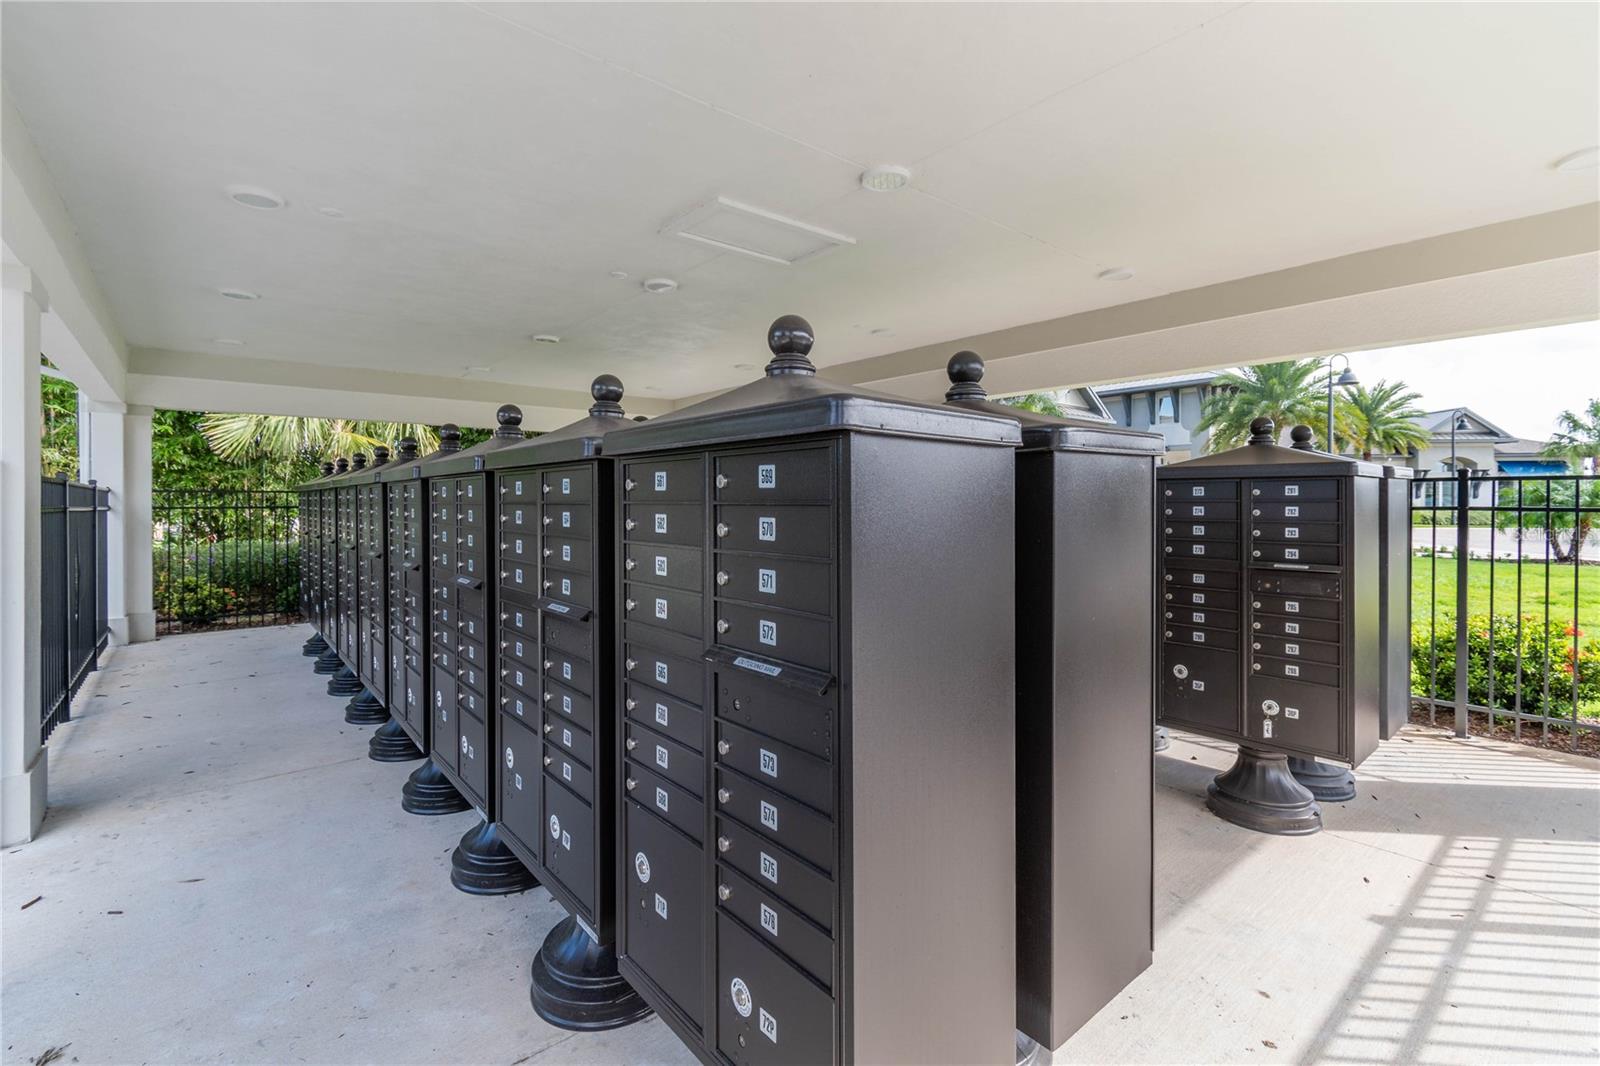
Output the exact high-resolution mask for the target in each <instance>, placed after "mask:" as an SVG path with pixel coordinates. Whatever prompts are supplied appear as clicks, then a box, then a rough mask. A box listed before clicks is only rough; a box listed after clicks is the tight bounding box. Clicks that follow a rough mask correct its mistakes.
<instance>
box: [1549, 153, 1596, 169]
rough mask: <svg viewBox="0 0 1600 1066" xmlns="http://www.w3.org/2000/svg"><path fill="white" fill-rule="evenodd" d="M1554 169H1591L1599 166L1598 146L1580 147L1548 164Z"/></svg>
mask: <svg viewBox="0 0 1600 1066" xmlns="http://www.w3.org/2000/svg"><path fill="white" fill-rule="evenodd" d="M1550 165H1551V166H1552V167H1553V168H1555V169H1556V170H1564V171H1572V170H1593V169H1594V168H1595V167H1600V147H1596V148H1580V149H1578V150H1577V151H1576V152H1573V153H1571V154H1569V155H1564V156H1562V157H1561V158H1560V159H1557V160H1556V161H1555V162H1554V163H1551V164H1550Z"/></svg>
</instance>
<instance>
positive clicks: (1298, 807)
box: [1156, 418, 1384, 835]
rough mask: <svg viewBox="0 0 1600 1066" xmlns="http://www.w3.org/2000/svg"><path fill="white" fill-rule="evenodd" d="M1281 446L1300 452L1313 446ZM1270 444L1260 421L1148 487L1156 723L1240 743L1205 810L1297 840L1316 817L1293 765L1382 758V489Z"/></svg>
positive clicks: (1325, 459)
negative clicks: (1154, 561)
mask: <svg viewBox="0 0 1600 1066" xmlns="http://www.w3.org/2000/svg"><path fill="white" fill-rule="evenodd" d="M1293 436H1294V437H1295V439H1296V440H1297V441H1298V442H1300V443H1301V444H1302V445H1308V444H1309V441H1310V437H1311V431H1310V430H1309V429H1307V428H1306V427H1304V426H1297V427H1295V430H1294V433H1293ZM1273 441H1274V438H1273V425H1272V420H1271V419H1265V418H1258V419H1256V420H1255V421H1254V422H1253V423H1251V436H1250V441H1249V443H1248V444H1246V445H1244V446H1243V447H1240V448H1235V449H1233V450H1231V451H1227V452H1222V453H1220V454H1217V455H1208V456H1204V457H1201V458H1198V459H1191V460H1189V461H1187V462H1182V463H1176V464H1173V465H1172V466H1167V467H1162V468H1161V470H1160V471H1159V472H1158V474H1157V489H1158V492H1157V497H1156V502H1157V507H1158V510H1159V513H1158V515H1157V523H1158V525H1157V534H1158V536H1157V542H1158V544H1159V545H1160V553H1159V555H1158V559H1159V561H1160V565H1161V571H1162V573H1161V584H1160V590H1161V591H1160V595H1159V597H1158V599H1157V608H1158V611H1159V612H1160V622H1161V625H1162V641H1161V651H1160V661H1159V670H1158V677H1159V679H1160V681H1159V687H1158V692H1159V702H1158V714H1159V717H1160V719H1161V721H1163V722H1165V723H1167V724H1169V725H1172V726H1175V727H1177V728H1181V729H1188V730H1191V731H1193V732H1196V733H1202V734H1205V735H1207V736H1213V737H1217V738H1220V739H1224V740H1232V741H1237V742H1238V744H1239V756H1238V761H1237V762H1236V763H1235V764H1234V766H1233V768H1232V769H1230V770H1228V771H1227V772H1225V773H1223V774H1221V775H1219V776H1218V777H1217V778H1216V780H1215V781H1213V782H1212V783H1211V786H1210V787H1209V789H1208V794H1209V799H1208V801H1207V802H1208V805H1209V806H1210V807H1211V809H1212V810H1213V811H1215V812H1216V813H1217V814H1219V815H1221V816H1222V817H1223V818H1225V819H1227V820H1228V821H1231V822H1234V823H1236V824H1238V825H1242V826H1245V827H1246V828H1250V829H1256V830H1260V831H1262V832H1268V833H1277V834H1282V835H1300V834H1305V833H1314V832H1317V831H1318V830H1320V829H1321V828H1322V811H1321V808H1320V807H1319V806H1318V805H1317V802H1316V800H1315V798H1314V797H1313V795H1312V794H1311V792H1310V791H1308V790H1307V789H1306V787H1305V786H1304V785H1302V784H1300V783H1299V782H1298V781H1297V780H1296V779H1295V777H1294V776H1293V775H1292V773H1291V769H1290V766H1289V759H1290V758H1291V757H1297V758H1300V759H1304V760H1308V761H1316V760H1319V759H1327V760H1332V761H1335V762H1341V763H1345V764H1347V765H1349V766H1352V767H1354V766H1358V765H1360V763H1361V762H1362V761H1363V760H1364V759H1366V757H1367V756H1368V755H1370V754H1372V752H1373V750H1374V749H1375V748H1376V747H1377V745H1378V738H1379V688H1380V685H1379V679H1380V669H1379V643H1380V610H1379V608H1380V602H1381V589H1380V565H1379V563H1380V560H1379V555H1380V553H1379V517H1378V516H1379V497H1380V493H1381V491H1382V486H1383V483H1384V481H1383V478H1382V477H1381V470H1380V469H1379V468H1378V467H1377V466H1375V465H1373V464H1371V463H1365V462H1361V461H1359V460H1356V459H1350V458H1345V457H1341V456H1335V455H1328V454H1325V453H1322V452H1316V451H1310V450H1307V449H1306V448H1285V447H1281V446H1279V445H1277V444H1275V443H1274V442H1273ZM1307 769H1308V770H1314V768H1311V767H1307Z"/></svg>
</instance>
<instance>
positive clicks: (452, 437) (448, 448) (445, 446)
mask: <svg viewBox="0 0 1600 1066" xmlns="http://www.w3.org/2000/svg"><path fill="white" fill-rule="evenodd" d="M439 450H440V451H441V452H459V451H460V450H461V427H460V426H458V425H456V424H455V423H454V422H446V423H445V424H444V425H442V426H440V427H439Z"/></svg>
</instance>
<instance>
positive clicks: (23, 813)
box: [0, 726, 50, 848]
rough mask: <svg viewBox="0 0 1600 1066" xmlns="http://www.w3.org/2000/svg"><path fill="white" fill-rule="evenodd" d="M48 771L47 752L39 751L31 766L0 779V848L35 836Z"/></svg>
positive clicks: (43, 804)
mask: <svg viewBox="0 0 1600 1066" xmlns="http://www.w3.org/2000/svg"><path fill="white" fill-rule="evenodd" d="M34 728H35V729H37V728H38V726H34ZM49 769H50V749H49V748H40V749H39V752H38V755H37V756H36V757H35V758H34V760H33V765H32V766H30V767H28V768H27V769H26V770H24V771H22V772H21V773H20V774H10V775H7V776H6V777H5V778H4V779H0V847H6V848H9V847H11V846H13V845H15V844H26V843H27V842H28V841H30V840H32V839H33V838H34V837H36V836H38V835H39V827H40V826H41V825H43V824H44V806H45V782H46V778H47V777H48V771H49Z"/></svg>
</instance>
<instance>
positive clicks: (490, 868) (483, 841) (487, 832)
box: [450, 821, 539, 896]
mask: <svg viewBox="0 0 1600 1066" xmlns="http://www.w3.org/2000/svg"><path fill="white" fill-rule="evenodd" d="M450 883H451V884H452V885H455V886H456V887H457V888H459V889H460V890H461V891H463V892H468V893H471V894H472V895H474V896H508V895H510V894H511V893H513V892H526V891H528V889H530V888H535V887H537V886H538V884H539V879H538V878H536V877H534V876H533V874H531V873H529V872H528V868H527V867H526V866H524V865H522V860H521V859H518V858H517V857H516V856H515V855H513V854H512V853H511V849H510V848H508V847H506V843H505V841H503V840H501V839H500V827H499V826H497V825H495V823H493V822H488V821H484V822H479V823H478V824H477V825H476V826H475V827H473V828H472V829H469V830H467V833H466V835H465V836H463V837H462V838H461V843H459V844H457V845H456V850H455V851H453V852H451V853H450Z"/></svg>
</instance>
